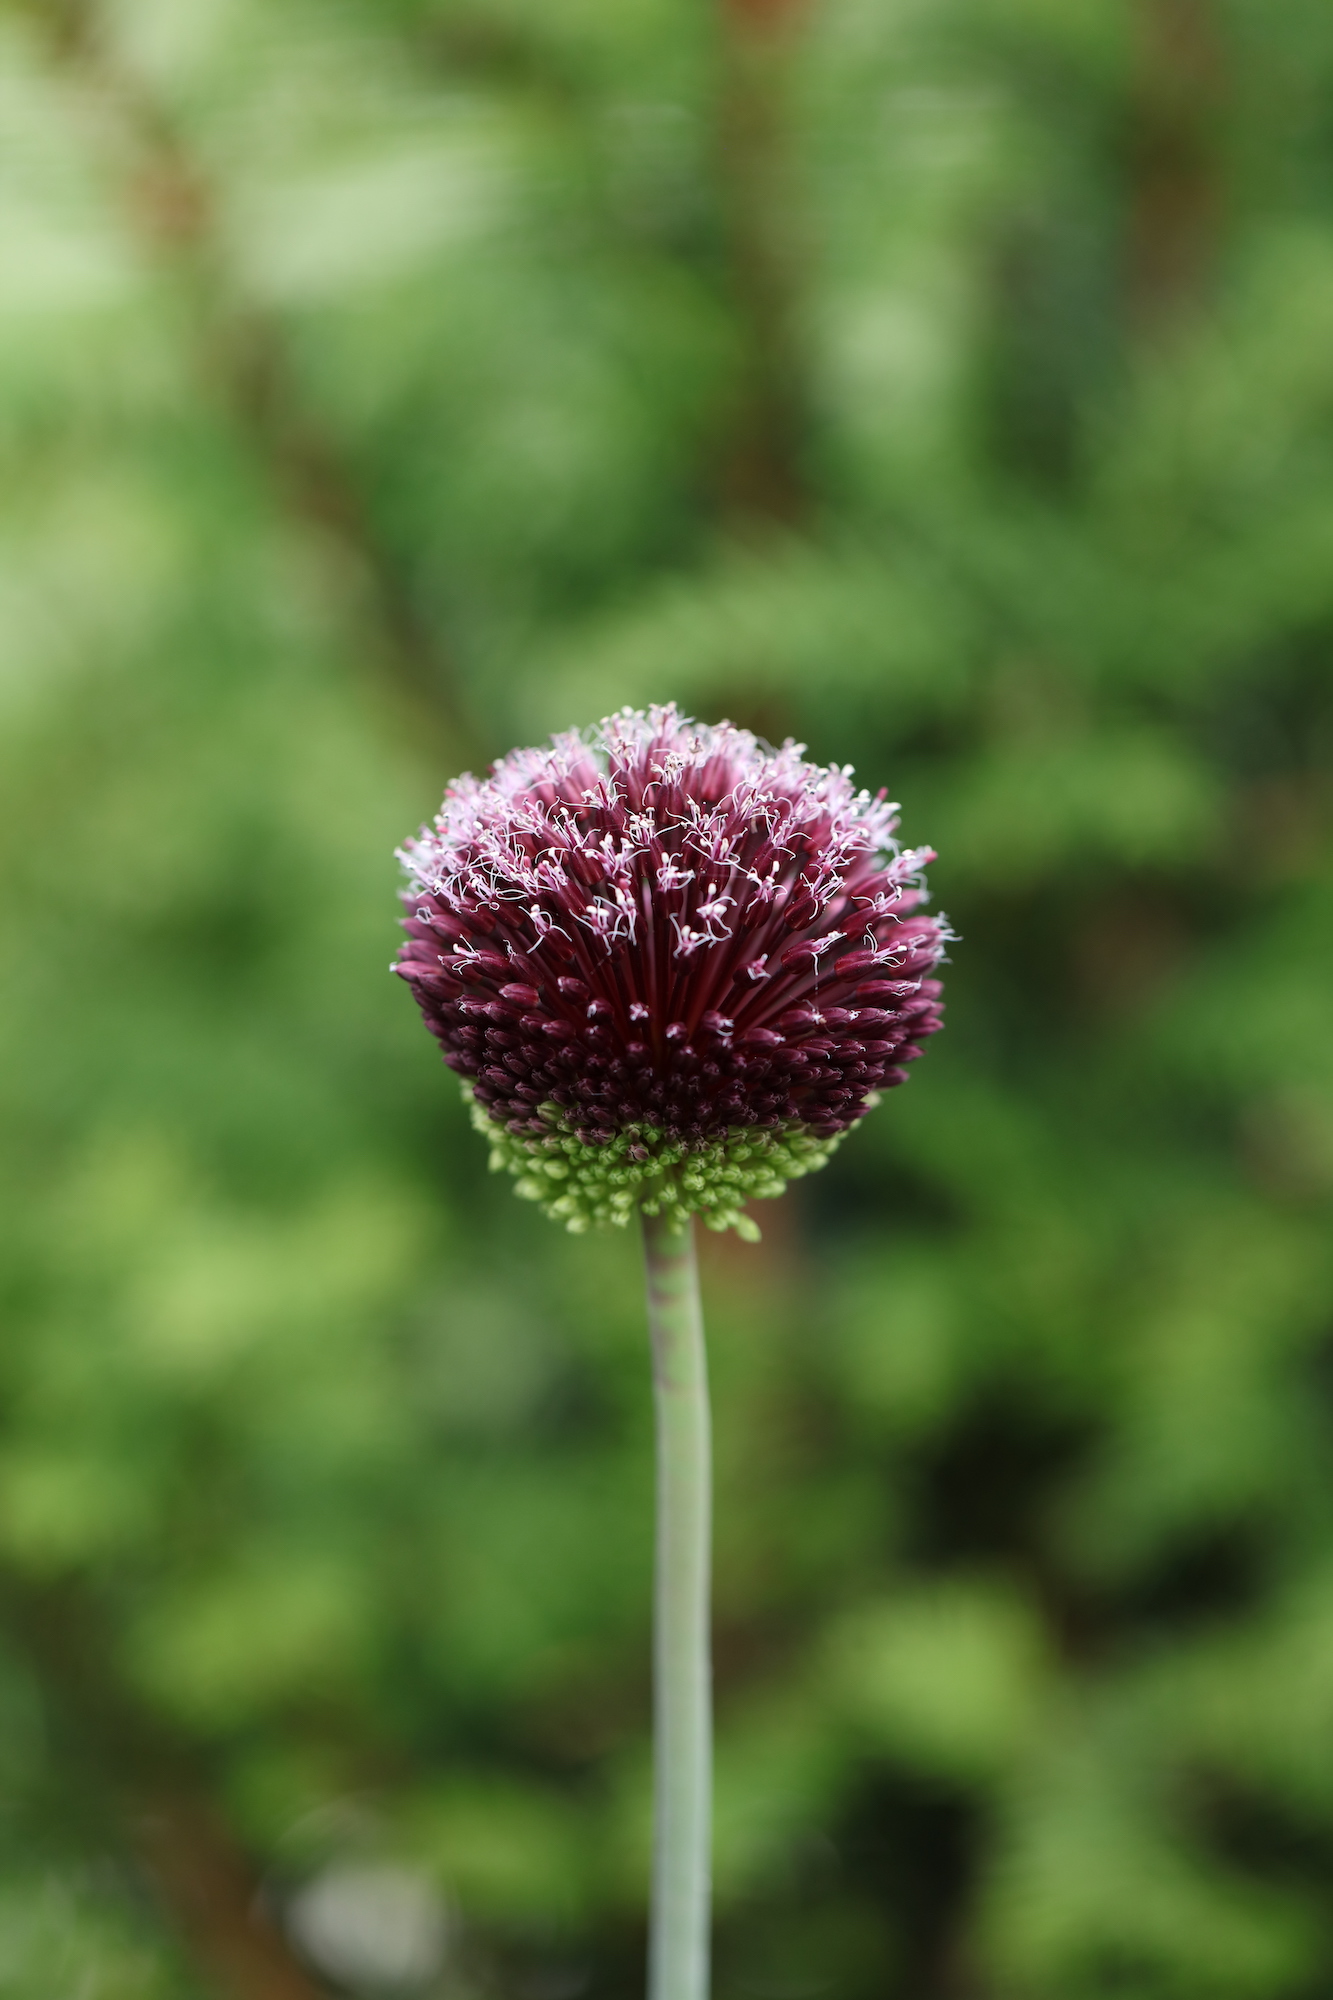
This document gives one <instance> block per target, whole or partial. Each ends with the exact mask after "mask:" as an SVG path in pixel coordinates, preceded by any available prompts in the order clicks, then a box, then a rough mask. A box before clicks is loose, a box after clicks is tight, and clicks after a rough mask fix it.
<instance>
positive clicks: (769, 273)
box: [717, 0, 808, 525]
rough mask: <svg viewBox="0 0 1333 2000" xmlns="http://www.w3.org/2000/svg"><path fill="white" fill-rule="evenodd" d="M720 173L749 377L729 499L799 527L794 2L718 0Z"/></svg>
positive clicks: (729, 440) (732, 452)
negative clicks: (792, 175)
mask: <svg viewBox="0 0 1333 2000" xmlns="http://www.w3.org/2000/svg"><path fill="white" fill-rule="evenodd" d="M720 5H721V31H722V65H723V68H722V89H721V96H720V101H719V106H718V134H717V140H718V170H719V178H720V186H721V193H722V203H723V223H724V231H725V248H726V254H727V263H728V280H729V288H730V292H731V299H732V305H733V308H734V310H735V312H736V315H737V318H738V321H739V324H740V327H741V332H742V335H743V361H744V366H745V378H744V381H743V382H742V384H741V386H740V389H739V392H738V395H737V398H736V402H735V404H734V406H733V408H732V410H731V412H730V420H729V424H728V427H727V434H726V437H725V440H724V444H723V448H722V453H721V457H720V465H719V483H720V488H721V499H722V503H723V507H724V509H725V511H726V512H727V513H729V514H730V515H732V516H733V517H734V518H735V519H736V520H738V521H739V522H741V523H755V522H758V523H763V522H768V523H773V524H782V525H791V524H793V523H795V522H797V521H799V520H800V519H801V518H802V517H803V516H804V514H805V513H806V511H807V502H808V495H807V492H806V482H805V476H804V470H803V467H802V465H801V438H802V433H803V430H804V419H805V408H804V403H805V398H804V395H803V392H802V385H801V377H800V370H799V366H798V363H797V358H796V355H795V352H794V346H793V338H792V318H793V313H792V302H793V295H794V292H795V288H796V287H795V274H794V272H793V269H792V240H791V229H790V216H789V214H788V213H786V212H785V210H784V203H783V191H784V187H785V176H784V172H783V167H784V161H783V143H782V141H783V130H782V125H783V116H782V111H783V107H782V103H781V83H782V80H783V68H784V65H785V61H786V59H787V58H788V55H789V48H788V41H789V36H790V33H791V27H792V21H793V17H794V15H795V13H796V5H795V4H794V0H720Z"/></svg>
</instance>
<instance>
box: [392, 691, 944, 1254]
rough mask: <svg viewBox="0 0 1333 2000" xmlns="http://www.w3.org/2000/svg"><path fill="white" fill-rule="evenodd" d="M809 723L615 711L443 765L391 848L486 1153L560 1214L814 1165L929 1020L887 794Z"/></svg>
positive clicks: (911, 852)
mask: <svg viewBox="0 0 1333 2000" xmlns="http://www.w3.org/2000/svg"><path fill="white" fill-rule="evenodd" d="M803 749H804V745H803V744H799V743H792V742H787V743H785V744H784V745H783V746H782V748H781V749H780V750H770V749H768V748H767V747H766V746H764V745H763V744H761V743H760V742H759V741H758V740H757V739H756V738H755V737H754V736H752V735H750V733H749V732H748V731H747V730H743V729H734V728H732V727H731V725H730V724H729V723H721V724H719V725H717V726H716V727H709V726H707V725H705V724H700V723H695V722H692V721H690V720H689V719H688V718H687V717H684V716H681V715H678V714H677V712H676V709H675V708H674V707H673V706H668V707H664V708H650V709H649V710H648V711H647V713H646V714H644V713H641V712H639V711H637V710H633V709H624V710H622V711H621V713H620V714H618V715H613V716H610V717H608V719H607V720H606V721H604V722H601V723H599V724H598V725H597V727H596V728H595V729H594V730H592V731H591V732H589V733H588V734H587V735H579V734H577V733H575V732H570V733H568V734H566V735H562V736H557V737H555V738H553V739H552V742H551V744H550V747H549V748H546V749H540V750H515V751H513V752H512V753H511V754H510V755H509V756H508V757H504V758H502V759H501V760H500V761H499V762H498V763H497V764H495V765H494V766H493V768H492V772H491V775H490V777H489V778H486V779H483V780H478V779H476V778H473V777H471V776H465V777H462V778H459V779H458V780H457V782H456V783H455V784H453V785H451V786H450V787H449V790H448V792H447V793H446V795H445V800H444V804H443V806H442V807H441V810H440V813H439V816H438V818H437V819H436V821H435V824H434V826H433V827H427V828H423V830H422V832H421V834H420V835H419V836H418V838H417V839H416V840H413V841H409V842H408V843H407V845H406V847H405V848H404V849H403V850H402V851H401V854H400V859H401V860H402V861H403V863H404V865H405V867H406V868H407V870H408V873H409V875H410V876H411V882H412V886H411V888H410V889H409V891H408V892H407V894H406V895H405V897H404V902H405V903H406V905H407V909H408V916H407V919H406V922H405V924H404V929H405V930H406V931H407V933H408V942H407V943H406V945H405V946H404V947H403V950H402V952H401V954H400V955H399V958H398V960H397V963H396V965H395V968H394V969H395V971H397V972H399V973H400V974H401V975H402V977H403V978H404V979H406V980H408V981H409V982H410V983H411V986H412V989H413V991H414V993H415V994H416V997H417V1000H418V1002H419V1004H420V1007H421V1011H422V1013H423V1015H424V1016H425V1019H426V1024H427V1026H428V1027H429V1028H430V1030H431V1033H432V1034H433V1035H434V1036H435V1038H436V1040H437V1041H438V1042H439V1044H440V1047H441V1049H442V1051H443V1053H444V1059H445V1061H446V1062H447V1063H448V1065H449V1067H450V1068H451V1069H453V1070H456V1071H457V1072H458V1073H459V1075H460V1076H462V1077H463V1078H464V1079H466V1086H465V1087H466V1089H467V1090H468V1092H469V1094H470V1095H471V1098H472V1100H473V1118H474V1122H475V1123H476V1124H477V1125H478V1126H479V1128H480V1129H482V1130H483V1131H484V1132H485V1133H486V1134H487V1136H488V1137H489V1138H490V1140H491V1142H492V1165H493V1166H497V1167H500V1168H505V1169H508V1170H509V1171H510V1172H513V1173H515V1174H517V1175H518V1176H519V1182H518V1190H517V1191H518V1192H519V1193H520V1194H523V1195H527V1196H528V1197H530V1198H531V1199H534V1200H538V1201H540V1202H541V1203H542V1206H543V1207H544V1208H545V1209H546V1210H547V1212H548V1213H550V1214H552V1215H554V1216H556V1217H558V1218H559V1219H561V1220H563V1221H564V1222H565V1223H566V1224H567V1226H568V1227H569V1228H571V1229H583V1228H586V1227H587V1226H588V1224H589V1222H592V1221H614V1222H625V1221H627V1220H628V1219H629V1217H630V1216H631V1215H632V1214H633V1213H634V1212H635V1211H636V1210H639V1209H642V1210H644V1211H645V1212H646V1213H648V1214H650V1215H652V1214H660V1213H666V1214H671V1215H677V1216H684V1215H687V1214H689V1213H691V1212H693V1211H695V1210H698V1211H701V1212H702V1213H703V1214H704V1217H705V1219H706V1220H707V1221H708V1222H709V1223H710V1224H712V1225H713V1226H714V1227H716V1228H725V1227H727V1226H728V1225H729V1224H735V1225H736V1226H737V1227H738V1228H740V1229H741V1231H742V1233H743V1234H746V1235H753V1234H755V1233H756V1232H755V1230H754V1225H753V1224H752V1223H750V1222H749V1219H748V1218H747V1217H744V1216H742V1215H741V1213H740V1211H741V1206H742V1204H743V1203H744V1202H746V1201H748V1200H750V1199H751V1198H753V1197H755V1196H762V1195H774V1194H780V1193H781V1192H782V1188H783V1185H784V1183H785V1182H786V1181H788V1180H790V1179H792V1178H793V1177H795V1176H797V1175H799V1174H803V1173H808V1172H809V1171H811V1169H812V1168H814V1167H817V1166H822V1165H823V1164H824V1162H825V1160H826V1159H827V1158H828V1156H829V1154H830V1152H831V1151H832V1150H833V1147H834V1146H835V1145H836V1144H837V1143H838V1141H839V1140H840V1139H841V1137H842V1136H843V1134H844V1133H845V1132H846V1131H847V1130H848V1129H849V1128H850V1127H851V1126H852V1125H854V1124H855V1123H856V1121H857V1120H858V1119H859V1118H860V1117H862V1115H863V1114H864V1113H865V1112H866V1111H867V1110H869V1109H870V1107H871V1106H872V1105H873V1104H874V1103H875V1102H877V1093H878V1092H879V1091H880V1090H883V1089H885V1088H886V1087H889V1086H892V1085H894V1084H898V1083H902V1082H904V1081H905V1080H906V1077H907V1071H906V1068H905V1067H904V1065H905V1064H906V1063H908V1062H910V1061H911V1060H912V1058H913V1057H914V1056H918V1055H920V1054H921V1045H922V1043H923V1041H924V1040H925V1038H926V1036H928V1035H931V1034H933V1033H934V1032H935V1031H936V1029H937V1028H939V1026H940V1025H941V1023H940V1003H939V992H940V987H939V982H938V981H937V980H935V979H934V978H932V977H930V974H931V973H932V972H933V971H934V969H935V967H936V966H937V964H938V962H939V959H940V957H941V955H942V953H943V948H944V942H945V940H946V938H947V937H948V935H949V933H948V930H947V928H946V926H945V924H944V922H943V920H942V919H939V918H936V917H932V916H929V915H927V914H925V912H924V910H923V908H922V905H923V904H924V902H925V900H926V898H925V891H924V889H923V887H922V870H923V869H924V867H925V864H926V863H927V862H928V861H931V860H933V859H934V856H933V854H932V853H931V851H930V850H929V849H928V848H918V849H910V848H907V849H905V848H901V847H900V846H899V844H898V842H897V840H896V839H895V838H894V833H895V829H896V826H897V808H896V807H895V806H893V805H890V804H887V803H886V802H885V798H884V794H883V793H882V792H881V793H880V794H879V795H878V796H877V797H875V798H872V797H871V796H870V795H869V793H867V792H864V791H856V790H855V789H854V788H853V786H852V783H851V767H850V765H848V766H845V767H842V768H840V767H839V766H837V765H831V766H829V767H828V768H827V769H821V768H820V767H819V766H817V765H814V764H808V763H806V762H805V761H804V760H803V757H802V751H803Z"/></svg>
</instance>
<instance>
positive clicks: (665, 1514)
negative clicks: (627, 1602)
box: [643, 1216, 713, 2000]
mask: <svg viewBox="0 0 1333 2000" xmlns="http://www.w3.org/2000/svg"><path fill="white" fill-rule="evenodd" d="M643 1242H644V1257H645V1262H646V1265H647V1275H648V1325H649V1330H650V1332H651V1335H652V1344H653V1382H654V1387H655V1392H656V1405H657V1579H656V1595H655V1603H654V1627H653V1746H654V1747H653V1766H654V1779H653V1790H654V1799H653V1906H652V1922H651V1931H650V1938H649V1952H648V1966H649V1976H648V1992H649V2000H706V1996H707V1993H708V1930H709V1910H708V1905H709V1848H710V1830H711V1820H712V1765H713V1723H712V1674H711V1669H710V1666H709V1645H708V1624H709V1542H710V1530H711V1516H712V1495H711V1484H712V1482H711V1476H710V1445H709V1417H708V1368H707V1360H706V1357H705V1353H704V1328H703V1312H702V1309H701V1307H700V1303H699V1267H698V1263H697V1261H696V1259H695V1252H694V1224H693V1218H691V1219H690V1220H688V1221H687V1222H686V1223H685V1225H684V1227H683V1228H682V1227H680V1226H679V1225H674V1224H672V1223H671V1222H668V1221H667V1220H666V1219H665V1218H664V1217H662V1216H645V1217H644V1222H643Z"/></svg>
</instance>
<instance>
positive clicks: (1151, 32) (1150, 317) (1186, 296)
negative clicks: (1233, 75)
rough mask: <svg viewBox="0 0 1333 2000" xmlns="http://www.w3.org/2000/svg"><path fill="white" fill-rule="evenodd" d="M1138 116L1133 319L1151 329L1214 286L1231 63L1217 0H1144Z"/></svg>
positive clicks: (1134, 107) (1131, 254)
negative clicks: (1222, 130)
mask: <svg viewBox="0 0 1333 2000" xmlns="http://www.w3.org/2000/svg"><path fill="white" fill-rule="evenodd" d="M1136 16H1137V29H1138V65H1137V74H1136V79H1135V85H1134V91H1133V100H1132V104H1131V115H1132V120H1133V123H1132V156H1131V165H1130V189H1131V196H1130V213H1129V242H1128V253H1127V254H1128V273H1127V282H1128V291H1129V308H1130V315H1131V318H1132V320H1133V321H1134V323H1135V324H1136V325H1137V326H1138V327H1139V328H1141V329H1143V330H1151V329H1152V328H1154V327H1157V326H1160V325H1162V324H1163V323H1166V322H1169V321H1171V320H1173V319H1175V318H1177V317H1178V316H1179V314H1180V313H1181V312H1182V311H1187V310H1188V309H1189V308H1190V307H1191V306H1192V305H1194V304H1195V303H1196V302H1197V301H1198V300H1199V298H1200V295H1201V294H1202V292H1203V291H1204V288H1205V287H1206V284H1207V281H1208V275H1209V271H1210V268H1211V266H1212V262H1213V258H1214V253H1215V250H1216V245H1217V238H1218V234H1219V230H1220V225H1221V211H1222V190H1221V186H1220V178H1221V162H1220V160H1219V157H1218V155H1219V145H1218V134H1217V126H1218V121H1219V114H1220V111H1221V107H1222V96H1223V84H1224V78H1223V62H1222V51H1221V48H1220V46H1219V41H1218V34H1217V23H1216V21H1215V19H1214V16H1213V11H1212V7H1211V5H1210V0H1138V6H1137V8H1136Z"/></svg>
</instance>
